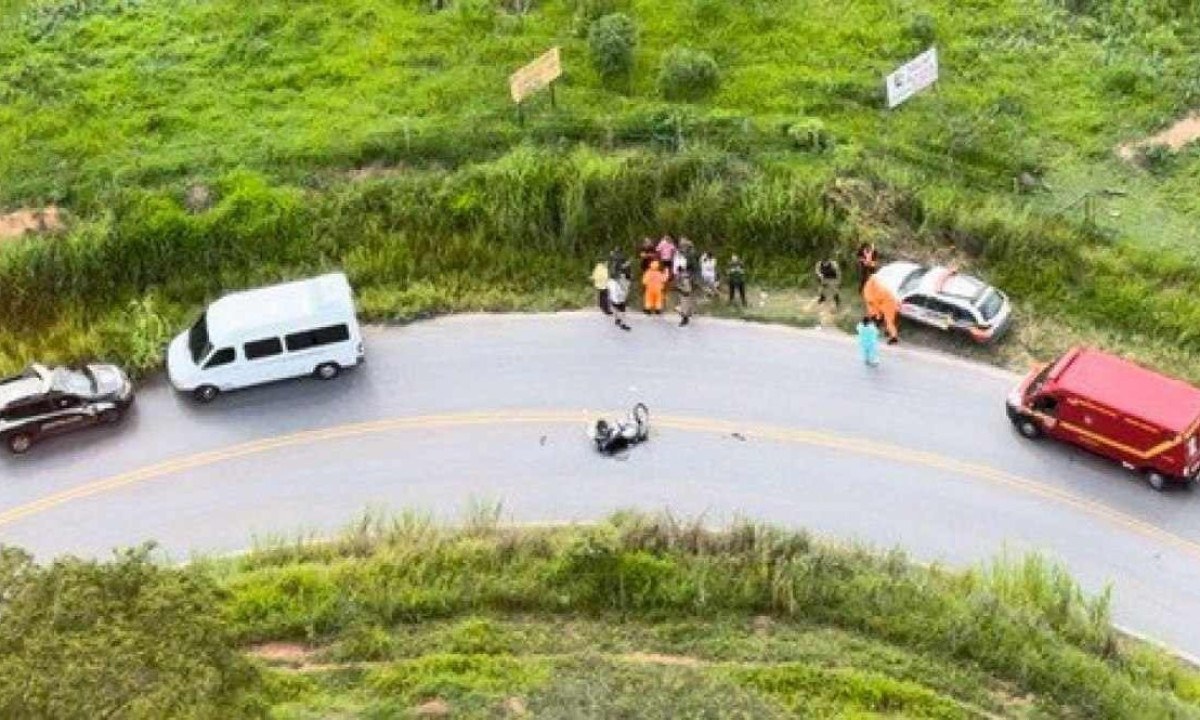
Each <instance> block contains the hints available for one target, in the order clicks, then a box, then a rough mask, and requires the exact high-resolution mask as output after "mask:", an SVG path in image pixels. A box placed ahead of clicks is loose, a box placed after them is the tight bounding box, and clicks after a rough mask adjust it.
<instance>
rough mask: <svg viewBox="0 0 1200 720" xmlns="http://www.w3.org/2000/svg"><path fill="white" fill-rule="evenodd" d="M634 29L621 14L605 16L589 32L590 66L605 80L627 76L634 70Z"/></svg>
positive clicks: (635, 30)
mask: <svg viewBox="0 0 1200 720" xmlns="http://www.w3.org/2000/svg"><path fill="white" fill-rule="evenodd" d="M636 46H637V26H636V25H634V24H633V20H631V19H630V18H629V16H628V15H626V14H624V13H614V14H612V15H605V16H604V17H602V18H600V19H599V20H597V21H596V22H594V23H592V27H591V28H590V29H589V30H588V49H589V50H591V53H592V65H593V66H594V67H595V68H596V72H598V73H600V75H601V76H603V77H605V78H609V79H611V78H615V77H621V76H626V75H628V74H629V72H630V71H631V70H632V69H633V50H634V48H635V47H636Z"/></svg>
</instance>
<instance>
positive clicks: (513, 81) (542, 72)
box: [508, 47, 562, 103]
mask: <svg viewBox="0 0 1200 720" xmlns="http://www.w3.org/2000/svg"><path fill="white" fill-rule="evenodd" d="M560 75H562V61H561V60H560V58H559V55H558V48H556V47H555V48H550V49H549V50H547V51H546V52H545V53H543V54H542V56H541V57H539V58H538V59H537V60H534V61H533V62H531V63H529V64H528V65H526V66H525V67H523V68H521V69H520V70H518V71H516V72H515V73H513V74H512V76H511V77H509V78H508V87H509V92H510V93H512V99H513V102H515V103H520V102H521V101H523V100H524V99H525V98H527V97H529V96H530V95H532V94H534V93H535V92H537V91H538V90H541V89H542V88H544V87H546V86H547V85H549V84H550V83H552V82H554V81H555V80H557V79H558V78H559V76H560Z"/></svg>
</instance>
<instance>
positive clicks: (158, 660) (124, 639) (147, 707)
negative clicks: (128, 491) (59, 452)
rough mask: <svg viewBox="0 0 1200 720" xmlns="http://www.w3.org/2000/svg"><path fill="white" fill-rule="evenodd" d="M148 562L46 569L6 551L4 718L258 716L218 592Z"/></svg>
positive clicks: (254, 677) (252, 675) (248, 673)
mask: <svg viewBox="0 0 1200 720" xmlns="http://www.w3.org/2000/svg"><path fill="white" fill-rule="evenodd" d="M149 551H150V548H149V547H142V548H139V549H137V550H129V551H125V552H123V553H121V554H120V555H119V556H118V557H117V558H116V559H115V560H113V561H111V562H107V563H98V562H94V561H86V560H78V559H75V558H65V559H61V560H58V561H55V562H54V563H53V564H51V565H49V566H47V567H39V566H37V565H34V564H33V561H32V559H31V558H30V557H29V556H28V555H26V554H25V553H23V552H21V551H18V550H16V549H15V548H4V549H0V717H5V718H58V719H60V720H71V719H73V718H79V719H80V720H85V719H88V720H90V718H100V717H121V718H130V719H135V720H136V719H139V718H146V719H147V720H149V719H150V718H165V717H187V718H192V719H193V720H208V719H211V720H218V719H221V720H225V719H227V718H228V719H233V718H242V717H259V716H262V714H263V713H262V708H261V707H260V706H258V703H257V700H255V697H254V693H255V691H256V690H257V689H258V688H260V687H261V678H260V676H259V675H258V673H257V672H256V671H255V670H254V667H253V666H251V665H250V664H249V663H248V661H247V660H246V659H245V658H244V657H243V656H242V654H241V653H240V652H239V651H238V649H237V648H236V647H235V646H234V642H233V635H232V633H231V632H230V630H229V626H228V624H227V622H226V620H225V617H224V615H223V612H222V608H221V601H222V599H223V594H222V592H221V591H220V590H218V588H217V586H216V584H215V583H214V582H213V580H212V578H211V577H210V576H208V575H205V574H204V573H203V571H201V570H199V569H197V568H194V567H193V568H185V569H176V568H166V567H161V566H159V565H157V564H155V563H154V562H152V561H151V560H150V557H149Z"/></svg>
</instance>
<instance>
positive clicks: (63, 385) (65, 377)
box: [50, 368, 96, 395]
mask: <svg viewBox="0 0 1200 720" xmlns="http://www.w3.org/2000/svg"><path fill="white" fill-rule="evenodd" d="M50 387H52V388H54V389H55V390H58V391H60V392H65V393H71V394H72V395H91V394H92V393H94V392H96V383H95V381H94V380H92V377H91V375H87V374H85V373H81V372H77V371H75V370H68V369H67V368H55V369H54V371H53V373H52V374H51V375H50Z"/></svg>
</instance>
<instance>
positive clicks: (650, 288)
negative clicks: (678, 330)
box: [642, 260, 668, 315]
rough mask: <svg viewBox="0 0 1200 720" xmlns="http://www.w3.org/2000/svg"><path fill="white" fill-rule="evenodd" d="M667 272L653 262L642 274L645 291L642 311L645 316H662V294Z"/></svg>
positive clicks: (657, 263) (656, 262)
mask: <svg viewBox="0 0 1200 720" xmlns="http://www.w3.org/2000/svg"><path fill="white" fill-rule="evenodd" d="M667 277H668V276H667V272H666V271H665V270H663V269H662V268H661V266H660V265H659V262H658V261H657V260H655V261H654V262H652V263H650V267H649V268H647V270H646V272H644V273H642V287H644V288H645V289H646V293H645V295H643V296H642V311H643V312H645V313H646V314H647V315H650V314H652V313H653V314H654V315H662V309H663V292H664V289H665V288H666V285H667Z"/></svg>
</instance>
